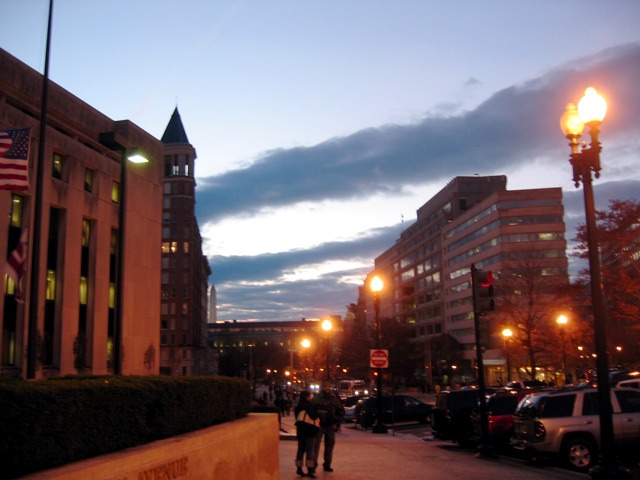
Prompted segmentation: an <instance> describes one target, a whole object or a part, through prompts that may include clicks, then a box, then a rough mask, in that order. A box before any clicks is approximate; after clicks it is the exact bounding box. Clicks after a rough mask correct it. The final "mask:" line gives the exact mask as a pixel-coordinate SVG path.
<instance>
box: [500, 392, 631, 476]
mask: <svg viewBox="0 0 640 480" xmlns="http://www.w3.org/2000/svg"><path fill="white" fill-rule="evenodd" d="M611 404H612V407H613V423H614V441H615V443H616V448H617V449H618V450H619V451H622V449H630V451H634V449H636V450H635V451H636V452H637V448H638V447H640V391H637V390H634V389H631V388H612V389H611ZM513 428H514V435H513V437H512V438H511V441H510V443H511V445H512V446H513V447H514V448H517V449H521V450H526V451H530V452H538V453H539V454H554V455H560V457H561V458H562V460H563V461H564V462H566V463H567V464H568V465H569V466H570V467H572V468H574V469H575V470H580V471H586V470H588V469H589V468H590V467H591V466H592V465H593V464H594V462H595V461H596V459H597V457H598V450H599V448H600V418H599V416H598V391H597V389H595V388H585V389H575V390H572V389H567V390H558V391H555V392H541V393H537V394H532V395H527V396H526V397H524V398H523V399H522V401H521V402H520V404H518V408H517V409H516V413H515V415H514V420H513Z"/></svg>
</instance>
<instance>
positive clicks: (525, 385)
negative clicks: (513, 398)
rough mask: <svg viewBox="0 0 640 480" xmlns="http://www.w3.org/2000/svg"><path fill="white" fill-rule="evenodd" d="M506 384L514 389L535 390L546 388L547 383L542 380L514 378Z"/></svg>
mask: <svg viewBox="0 0 640 480" xmlns="http://www.w3.org/2000/svg"><path fill="white" fill-rule="evenodd" d="M506 386H507V388H512V389H514V390H533V389H541V388H544V387H546V386H547V384H546V383H545V382H543V381H542V380H513V381H511V382H509V383H507V385H506Z"/></svg>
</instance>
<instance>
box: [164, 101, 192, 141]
mask: <svg viewBox="0 0 640 480" xmlns="http://www.w3.org/2000/svg"><path fill="white" fill-rule="evenodd" d="M162 143H164V144H165V145H167V144H170V143H187V144H188V143H189V139H188V138H187V133H186V132H185V131H184V126H183V125H182V120H181V119H180V113H178V107H176V109H175V110H174V111H173V115H171V120H169V125H167V129H166V130H165V131H164V134H163V135H162Z"/></svg>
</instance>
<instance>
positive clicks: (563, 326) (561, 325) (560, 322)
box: [556, 315, 569, 381]
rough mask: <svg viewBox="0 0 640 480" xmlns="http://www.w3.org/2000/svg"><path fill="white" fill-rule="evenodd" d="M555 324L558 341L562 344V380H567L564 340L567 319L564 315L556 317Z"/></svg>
mask: <svg viewBox="0 0 640 480" xmlns="http://www.w3.org/2000/svg"><path fill="white" fill-rule="evenodd" d="M556 323H557V324H558V327H559V328H560V341H561V342H562V373H564V379H565V381H566V380H567V343H566V340H565V333H566V332H565V329H566V326H567V324H568V323H569V318H568V317H567V316H566V315H558V318H556Z"/></svg>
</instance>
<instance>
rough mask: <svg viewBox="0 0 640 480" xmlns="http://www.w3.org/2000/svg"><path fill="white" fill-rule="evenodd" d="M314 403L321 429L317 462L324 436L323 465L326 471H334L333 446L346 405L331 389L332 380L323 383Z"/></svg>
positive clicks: (316, 456) (318, 437) (317, 448)
mask: <svg viewBox="0 0 640 480" xmlns="http://www.w3.org/2000/svg"><path fill="white" fill-rule="evenodd" d="M313 405H314V407H315V408H316V412H317V414H318V418H319V419H320V431H319V432H318V435H317V438H316V453H315V458H316V463H317V461H318V458H319V456H320V443H321V442H322V439H323V438H324V463H323V464H322V467H323V469H324V471H325V472H333V467H332V466H331V462H332V460H333V447H334V446H335V443H336V432H337V431H338V429H339V428H340V424H342V420H343V419H344V407H343V405H342V402H341V401H340V399H339V398H338V397H337V396H336V395H335V394H334V393H333V392H332V391H331V383H330V382H325V383H324V384H323V386H322V392H320V393H319V394H318V395H316V396H315V397H314V398H313Z"/></svg>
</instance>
